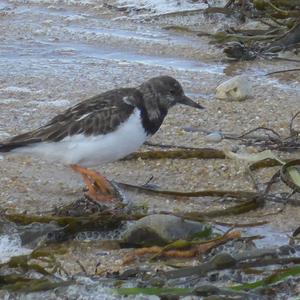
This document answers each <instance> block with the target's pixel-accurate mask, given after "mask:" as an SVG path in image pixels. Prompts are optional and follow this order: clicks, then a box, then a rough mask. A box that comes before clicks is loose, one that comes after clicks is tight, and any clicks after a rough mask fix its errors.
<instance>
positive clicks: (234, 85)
mask: <svg viewBox="0 0 300 300" xmlns="http://www.w3.org/2000/svg"><path fill="white" fill-rule="evenodd" d="M251 92H252V84H251V82H250V81H249V78H248V76H245V75H240V76H235V77H233V78H231V79H229V80H227V81H225V82H223V83H221V84H220V85H219V86H218V87H217V90H216V97H217V98H218V99H221V100H233V101H241V100H245V99H246V98H248V97H250V96H251V94H252V93H251Z"/></svg>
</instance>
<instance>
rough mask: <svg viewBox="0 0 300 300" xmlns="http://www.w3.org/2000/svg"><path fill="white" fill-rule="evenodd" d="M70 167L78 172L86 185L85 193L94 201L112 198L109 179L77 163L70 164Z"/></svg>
mask: <svg viewBox="0 0 300 300" xmlns="http://www.w3.org/2000/svg"><path fill="white" fill-rule="evenodd" d="M71 168H72V169H73V170H74V171H75V172H77V173H80V174H81V176H82V178H83V181H84V183H85V185H86V188H87V192H86V193H85V195H86V196H87V197H88V198H90V199H91V200H94V201H111V200H113V198H114V190H113V188H112V185H111V184H110V183H109V181H108V180H107V179H106V178H105V177H104V176H102V175H101V174H100V173H98V172H95V171H92V170H89V169H86V168H83V167H80V166H79V165H71Z"/></svg>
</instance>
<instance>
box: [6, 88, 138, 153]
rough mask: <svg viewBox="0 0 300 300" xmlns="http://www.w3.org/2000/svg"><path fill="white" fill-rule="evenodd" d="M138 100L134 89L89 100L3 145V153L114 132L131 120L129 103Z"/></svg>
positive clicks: (105, 94)
mask: <svg viewBox="0 0 300 300" xmlns="http://www.w3.org/2000/svg"><path fill="white" fill-rule="evenodd" d="M125 97H126V98H125ZM137 97H140V95H139V93H137V91H136V90H135V89H119V90H112V91H108V92H106V93H103V94H101V95H98V96H95V97H93V98H90V99H87V100H85V101H83V102H80V103H78V104H77V105H75V106H73V107H71V108H69V109H68V110H66V111H65V112H63V113H61V114H59V115H57V116H56V117H54V118H53V119H52V120H50V122H48V123H47V124H46V125H44V126H42V127H40V128H38V129H36V130H34V131H31V132H28V133H24V134H21V135H18V136H15V137H13V138H12V139H10V140H9V141H7V142H6V143H3V144H2V145H1V144H0V146H2V149H1V147H0V152H1V150H2V151H3V152H4V151H5V148H3V147H5V146H6V151H10V150H11V149H14V148H17V147H22V146H25V145H28V144H32V143H37V142H42V141H54V142H57V141H60V140H62V139H64V138H65V137H67V136H70V135H75V134H84V135H85V136H91V135H98V134H106V133H109V132H112V131H113V130H114V129H115V128H116V127H118V126H119V125H120V124H121V123H123V122H124V121H126V120H127V119H128V118H129V116H130V114H131V113H132V112H133V110H134V107H135V106H134V105H131V104H130V103H136V101H137V99H136V98H137ZM124 98H125V99H126V101H125V102H124V100H123V99H124Z"/></svg>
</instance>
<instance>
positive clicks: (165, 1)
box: [117, 0, 207, 13]
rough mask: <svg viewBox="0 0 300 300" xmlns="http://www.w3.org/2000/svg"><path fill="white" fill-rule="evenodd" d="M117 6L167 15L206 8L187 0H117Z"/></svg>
mask: <svg viewBox="0 0 300 300" xmlns="http://www.w3.org/2000/svg"><path fill="white" fill-rule="evenodd" d="M117 4H118V6H119V7H125V8H126V7H127V8H136V9H147V10H150V11H153V12H155V13H169V12H176V11H182V10H193V9H202V8H206V7H207V4H204V3H192V1H188V0H179V1H176V0H142V1H139V0H117Z"/></svg>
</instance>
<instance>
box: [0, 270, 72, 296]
mask: <svg viewBox="0 0 300 300" xmlns="http://www.w3.org/2000/svg"><path fill="white" fill-rule="evenodd" d="M70 283H71V281H57V282H54V281H52V280H50V279H48V278H41V279H34V278H27V277H24V276H22V275H16V274H10V275H0V290H8V291H12V292H25V293H30V292H38V291H45V290H51V289H54V288H57V287H59V286H65V285H68V284H70Z"/></svg>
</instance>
